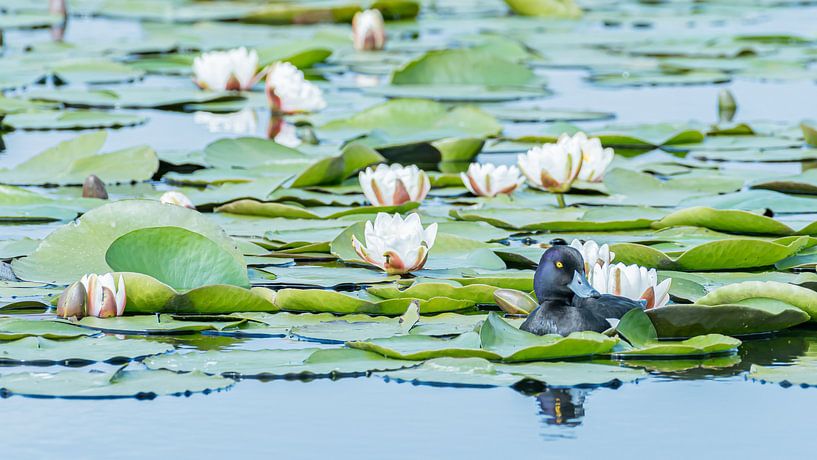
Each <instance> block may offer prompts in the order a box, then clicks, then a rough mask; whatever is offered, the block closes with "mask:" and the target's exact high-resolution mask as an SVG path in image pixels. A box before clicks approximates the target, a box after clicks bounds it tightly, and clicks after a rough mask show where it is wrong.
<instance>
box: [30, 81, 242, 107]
mask: <svg viewBox="0 0 817 460" xmlns="http://www.w3.org/2000/svg"><path fill="white" fill-rule="evenodd" d="M26 97H28V98H29V99H33V100H40V101H49V102H61V103H63V104H65V105H67V106H70V107H98V108H128V109H143V108H157V109H171V108H180V107H183V106H185V105H187V104H201V103H204V102H225V101H232V100H240V99H243V98H242V97H241V96H240V95H239V94H238V93H231V92H219V91H200V90H198V89H185V88H172V89H170V88H154V87H146V86H145V87H142V86H139V87H127V86H123V87H117V88H116V89H91V90H83V89H33V90H30V91H28V92H27V93H26Z"/></svg>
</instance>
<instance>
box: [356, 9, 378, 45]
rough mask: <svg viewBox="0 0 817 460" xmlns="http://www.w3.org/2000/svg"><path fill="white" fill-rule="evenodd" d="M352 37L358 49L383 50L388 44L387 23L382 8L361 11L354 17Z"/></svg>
mask: <svg viewBox="0 0 817 460" xmlns="http://www.w3.org/2000/svg"><path fill="white" fill-rule="evenodd" d="M352 39H353V42H354V45H355V49H356V50H358V51H375V50H382V49H383V46H385V45H386V24H385V22H383V15H382V14H381V13H380V10H377V9H371V10H366V11H359V12H357V13H355V17H354V18H352Z"/></svg>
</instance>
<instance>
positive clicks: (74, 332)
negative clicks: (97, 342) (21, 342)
mask: <svg viewBox="0 0 817 460" xmlns="http://www.w3.org/2000/svg"><path fill="white" fill-rule="evenodd" d="M96 333H98V331H94V330H90V329H87V328H82V327H78V326H73V325H70V324H66V323H61V322H56V321H44V320H35V319H22V318H2V319H0V340H17V339H21V338H24V337H43V338H46V339H75V338H78V337H85V336H89V335H94V334H96Z"/></svg>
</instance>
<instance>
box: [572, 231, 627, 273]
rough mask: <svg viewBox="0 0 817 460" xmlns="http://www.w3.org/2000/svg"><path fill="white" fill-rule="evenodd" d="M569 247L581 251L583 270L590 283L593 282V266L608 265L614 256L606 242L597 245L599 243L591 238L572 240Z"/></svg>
mask: <svg viewBox="0 0 817 460" xmlns="http://www.w3.org/2000/svg"><path fill="white" fill-rule="evenodd" d="M570 247H572V248H575V249H576V250H578V251H579V252H580V253H582V259H584V272H585V274H586V275H587V277H588V279H589V280H590V282H591V284H592V282H593V271H594V269H595V267H596V266H598V265H601V266H605V265H609V264H610V262H612V261H613V259H614V258H615V257H616V253H614V252H612V251H610V246H608V245H606V244H602V245H601V246H599V244H598V243H596V242H595V241H593V240H588V241H585V242H584V243H582V242H581V241H579V240H573V241H571V242H570Z"/></svg>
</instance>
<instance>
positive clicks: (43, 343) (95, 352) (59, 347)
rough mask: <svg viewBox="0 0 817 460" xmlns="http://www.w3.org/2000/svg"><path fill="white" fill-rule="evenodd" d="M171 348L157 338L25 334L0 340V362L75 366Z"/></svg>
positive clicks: (138, 356)
mask: <svg viewBox="0 0 817 460" xmlns="http://www.w3.org/2000/svg"><path fill="white" fill-rule="evenodd" d="M172 350H173V346H172V345H168V344H163V343H160V342H150V341H147V340H136V339H118V338H116V337H111V336H105V337H100V338H93V339H92V338H77V339H74V340H66V341H55V340H49V339H45V338H40V337H27V338H24V339H20V340H15V341H13V342H4V343H0V362H2V363H6V364H8V363H14V364H36V365H41V364H46V363H48V364H52V363H60V364H66V365H72V366H75V365H78V364H89V363H92V362H96V361H108V362H112V361H116V362H124V361H130V360H132V359H136V358H142V357H145V356H150V355H158V354H161V353H167V352H169V351H172Z"/></svg>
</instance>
